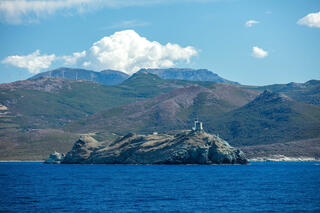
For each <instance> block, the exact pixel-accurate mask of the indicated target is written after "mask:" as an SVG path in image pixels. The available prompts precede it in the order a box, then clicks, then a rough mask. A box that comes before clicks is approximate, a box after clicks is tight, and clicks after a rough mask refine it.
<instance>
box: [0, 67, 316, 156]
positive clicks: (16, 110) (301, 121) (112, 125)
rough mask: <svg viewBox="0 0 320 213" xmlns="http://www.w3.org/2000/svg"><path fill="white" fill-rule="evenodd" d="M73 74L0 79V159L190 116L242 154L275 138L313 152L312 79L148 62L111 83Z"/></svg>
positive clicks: (184, 123)
mask: <svg viewBox="0 0 320 213" xmlns="http://www.w3.org/2000/svg"><path fill="white" fill-rule="evenodd" d="M72 72H74V71H72ZM85 72H86V71H85ZM152 72H153V71H152ZM173 72H175V71H173ZM57 76H59V75H57ZM57 76H56V77H57ZM66 76H69V75H65V77H66ZM79 76H80V75H79ZM62 77H63V76H62ZM69 77H70V78H72V77H71V75H70V76H69ZM73 77H74V76H73ZM76 79H78V77H76V78H75V79H72V80H70V79H66V78H55V77H52V76H38V77H34V78H31V79H29V80H25V81H17V82H13V83H9V84H0V159H1V160H41V159H45V158H46V157H47V156H48V154H49V153H51V152H53V151H55V150H56V151H58V152H66V151H68V150H70V149H71V147H72V145H73V142H74V141H75V139H76V138H78V137H79V136H80V135H84V134H85V135H90V136H92V137H94V138H95V139H96V140H98V141H103V142H106V141H112V140H114V139H116V138H117V137H119V136H121V135H125V134H127V133H128V132H135V133H138V134H149V133H152V132H160V133H165V132H174V131H175V130H177V129H190V127H191V126H192V122H193V120H194V119H195V118H198V119H200V120H201V121H202V122H203V123H204V128H205V130H206V131H207V132H209V133H214V134H218V135H219V136H220V137H221V138H223V139H225V140H227V141H228V142H229V143H230V144H231V145H232V146H236V147H242V148H243V149H244V150H247V151H248V153H249V154H250V157H257V156H258V155H262V153H263V155H264V156H266V155H272V154H274V153H275V152H276V150H275V149H274V148H272V147H277V146H280V145H281V144H286V146H287V147H288V149H287V151H286V153H285V154H286V155H290V154H292V153H295V155H297V150H298V148H297V147H298V146H297V142H296V141H300V142H299V143H298V144H299V147H300V148H299V150H300V151H299V152H300V153H301V156H303V155H307V156H308V155H310V156H312V157H314V156H315V155H316V154H317V153H316V154H315V152H311V151H310V150H317V146H319V147H320V143H319V142H320V140H319V139H317V138H320V131H319V130H320V106H319V101H318V100H319V95H320V91H319V88H320V81H317V80H311V81H308V82H306V83H302V84H297V83H289V84H282V85H279V84H278V85H268V86H262V87H257V86H246V85H240V84H236V83H227V82H221V83H219V82H208V81H188V80H184V79H183V80H180V79H163V78H160V77H159V76H158V75H155V74H152V73H151V71H150V70H149V71H146V70H141V71H139V72H137V73H136V74H134V75H132V76H130V77H129V78H127V79H126V80H124V81H123V82H122V83H120V84H117V85H104V84H102V83H97V82H92V81H87V80H76ZM198 80H199V79H198ZM310 140H312V145H313V146H315V148H314V149H310V147H307V146H306V147H305V148H303V147H304V146H303V142H301V141H310ZM291 141H292V143H291ZM317 141H319V142H317ZM277 144H280V145H277ZM291 144H292V145H291ZM293 144H294V145H293ZM307 144H311V143H307ZM261 149H264V150H266V151H265V152H262V151H261ZM257 150H259V151H257ZM301 150H305V151H306V152H305V153H303V152H302V151H301ZM308 150H309V151H308ZM277 154H279V153H278V152H277Z"/></svg>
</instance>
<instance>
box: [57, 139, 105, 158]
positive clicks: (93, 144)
mask: <svg viewBox="0 0 320 213" xmlns="http://www.w3.org/2000/svg"><path fill="white" fill-rule="evenodd" d="M99 146H100V144H99V142H98V141H96V140H95V139H94V138H92V137H90V136H88V135H85V136H81V137H80V139H79V140H77V141H76V142H75V143H74V145H73V147H72V150H71V151H70V152H68V153H67V154H66V156H65V158H64V159H63V163H82V162H87V160H88V158H89V157H90V155H91V153H92V152H93V151H96V150H97V149H98V148H99Z"/></svg>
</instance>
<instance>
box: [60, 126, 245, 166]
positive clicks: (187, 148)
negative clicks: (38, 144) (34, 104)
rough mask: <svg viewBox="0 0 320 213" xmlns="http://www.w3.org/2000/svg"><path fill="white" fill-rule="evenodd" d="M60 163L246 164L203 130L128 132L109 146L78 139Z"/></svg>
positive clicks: (220, 141) (225, 145) (240, 156)
mask: <svg viewBox="0 0 320 213" xmlns="http://www.w3.org/2000/svg"><path fill="white" fill-rule="evenodd" d="M62 163H93V164H246V163H248V161H247V159H246V157H245V155H244V153H243V152H242V151H240V150H238V149H235V148H233V147H231V146H230V145H229V144H228V143H227V142H226V141H224V140H223V139H221V138H219V137H218V136H216V135H212V134H208V133H206V132H204V131H179V132H177V133H176V134H149V135H140V134H133V133H130V134H128V135H126V136H124V137H122V138H120V139H118V140H116V141H114V142H113V143H111V144H108V145H100V146H99V143H98V142H96V141H95V140H94V139H92V138H87V139H86V140H83V139H80V140H78V141H77V142H76V143H75V145H74V147H73V148H72V150H71V151H70V152H68V153H67V155H66V157H65V158H64V160H63V162H62Z"/></svg>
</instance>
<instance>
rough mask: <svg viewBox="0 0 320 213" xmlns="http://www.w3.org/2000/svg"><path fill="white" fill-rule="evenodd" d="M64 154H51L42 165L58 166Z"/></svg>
mask: <svg viewBox="0 0 320 213" xmlns="http://www.w3.org/2000/svg"><path fill="white" fill-rule="evenodd" d="M64 157H65V156H64V154H63V153H59V152H54V153H52V154H51V155H50V156H49V158H48V159H47V160H45V161H44V163H47V164H59V163H61V161H62V160H63V159H64Z"/></svg>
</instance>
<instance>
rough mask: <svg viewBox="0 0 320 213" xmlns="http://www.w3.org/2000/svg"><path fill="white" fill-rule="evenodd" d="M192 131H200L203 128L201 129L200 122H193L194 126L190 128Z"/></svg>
mask: <svg viewBox="0 0 320 213" xmlns="http://www.w3.org/2000/svg"><path fill="white" fill-rule="evenodd" d="M192 130H193V131H202V130H203V128H202V122H200V121H198V120H195V121H194V126H193V127H192Z"/></svg>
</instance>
